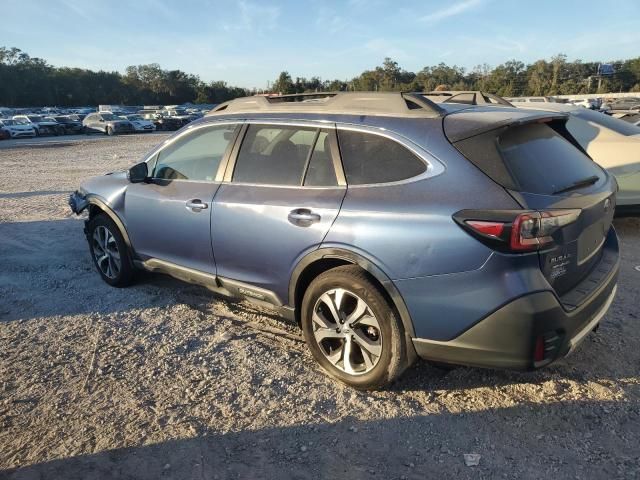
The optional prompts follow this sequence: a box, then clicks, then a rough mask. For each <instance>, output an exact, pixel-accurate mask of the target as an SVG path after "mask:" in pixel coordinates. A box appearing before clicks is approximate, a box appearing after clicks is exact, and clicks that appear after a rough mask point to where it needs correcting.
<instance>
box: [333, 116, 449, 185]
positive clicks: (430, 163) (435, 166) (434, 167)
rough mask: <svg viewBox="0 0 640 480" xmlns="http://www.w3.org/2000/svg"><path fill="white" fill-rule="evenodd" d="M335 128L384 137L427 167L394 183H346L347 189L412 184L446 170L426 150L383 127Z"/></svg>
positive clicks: (345, 126)
mask: <svg viewBox="0 0 640 480" xmlns="http://www.w3.org/2000/svg"><path fill="white" fill-rule="evenodd" d="M336 128H337V130H338V131H340V130H344V131H352V132H361V133H368V134H371V135H379V136H381V137H386V138H388V139H390V140H393V141H394V142H396V143H399V144H400V145H402V146H403V147H404V148H406V149H407V150H409V151H410V152H411V153H413V154H414V155H415V156H416V157H418V158H419V159H420V160H422V161H423V162H424V163H425V164H426V165H427V169H426V170H425V171H424V172H422V173H421V174H419V175H415V176H413V177H409V178H405V179H402V180H397V181H395V182H383V183H359V184H356V185H351V184H349V182H348V181H347V185H349V188H362V187H389V186H395V185H404V184H406V183H413V182H417V181H420V180H424V179H427V178H432V177H436V176H438V175H440V174H442V173H444V171H445V169H446V167H445V166H444V164H443V163H442V162H441V161H440V160H439V159H438V158H437V157H436V156H435V155H433V154H432V153H430V152H428V151H427V150H425V149H424V148H422V147H421V146H419V145H417V144H416V143H414V142H412V141H411V140H409V139H408V138H406V137H405V136H403V135H400V134H398V133H396V132H394V131H391V130H387V129H385V128H383V127H370V126H366V125H355V124H351V123H336ZM338 141H339V139H338ZM343 168H344V167H343ZM345 175H346V172H345Z"/></svg>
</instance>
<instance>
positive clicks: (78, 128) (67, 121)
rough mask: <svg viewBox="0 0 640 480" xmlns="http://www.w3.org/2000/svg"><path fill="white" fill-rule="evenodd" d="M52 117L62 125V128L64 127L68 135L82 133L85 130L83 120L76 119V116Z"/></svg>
mask: <svg viewBox="0 0 640 480" xmlns="http://www.w3.org/2000/svg"><path fill="white" fill-rule="evenodd" d="M51 118H53V120H55V121H56V122H58V123H59V124H60V125H61V126H62V128H63V129H64V133H66V134H67V135H73V134H78V133H82V132H83V130H84V127H83V126H82V122H81V121H80V120H76V119H75V118H71V117H70V116H67V115H58V116H56V117H51Z"/></svg>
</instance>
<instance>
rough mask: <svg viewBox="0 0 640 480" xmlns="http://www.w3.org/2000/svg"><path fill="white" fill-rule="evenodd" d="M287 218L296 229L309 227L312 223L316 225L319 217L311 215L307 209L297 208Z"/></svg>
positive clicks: (315, 214) (314, 214)
mask: <svg viewBox="0 0 640 480" xmlns="http://www.w3.org/2000/svg"><path fill="white" fill-rule="evenodd" d="M287 218H288V219H289V222H291V223H293V224H294V225H297V226H298V227H309V226H311V225H313V224H314V223H318V222H319V221H320V218H321V217H320V215H318V214H317V213H313V212H312V211H311V210H309V209H308V208H297V209H295V210H291V211H290V212H289V216H288V217H287Z"/></svg>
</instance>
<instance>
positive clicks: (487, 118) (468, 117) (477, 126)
mask: <svg viewBox="0 0 640 480" xmlns="http://www.w3.org/2000/svg"><path fill="white" fill-rule="evenodd" d="M493 108H494V111H487V110H484V109H483V110H480V111H478V110H475V109H474V110H473V111H470V110H461V111H459V112H456V113H452V114H450V115H447V116H446V117H445V121H444V133H445V135H446V136H447V138H448V139H449V141H450V142H451V143H456V142H459V141H461V140H466V139H467V138H471V137H475V136H477V135H482V134H483V133H487V132H490V131H492V130H499V129H502V128H505V127H516V126H520V125H526V124H528V123H549V122H562V123H565V122H566V121H567V119H568V118H569V116H568V115H567V114H565V113H552V112H538V113H535V114H531V113H529V112H527V113H524V114H523V113H521V111H518V112H517V115H515V116H514V115H509V114H510V113H512V112H513V109H509V110H507V109H504V110H503V109H500V110H496V109H495V107H493ZM454 117H455V118H454ZM448 119H451V120H455V121H451V122H447V120H448Z"/></svg>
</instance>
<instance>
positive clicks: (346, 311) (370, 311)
mask: <svg viewBox="0 0 640 480" xmlns="http://www.w3.org/2000/svg"><path fill="white" fill-rule="evenodd" d="M301 314H302V315H301V320H302V330H303V333H304V337H305V340H306V342H307V345H308V346H309V349H310V350H311V353H312V354H313V356H314V358H315V359H316V361H317V362H318V363H319V364H320V365H321V366H322V368H323V369H324V370H325V371H326V372H327V373H328V374H329V375H331V376H332V377H334V378H336V379H338V380H340V381H342V382H344V383H346V384H348V385H350V386H352V387H354V388H357V389H363V390H367V389H376V388H380V387H383V386H385V385H387V384H389V383H391V382H392V381H394V380H395V379H396V378H398V377H399V376H400V374H401V373H402V372H403V371H404V370H405V368H406V367H407V366H408V361H407V351H406V350H407V349H406V345H405V344H404V340H403V338H404V335H403V328H402V324H401V322H400V321H399V319H398V317H397V315H396V314H395V312H394V309H393V308H391V306H390V305H389V303H388V302H387V301H386V299H385V298H384V296H383V295H382V293H381V292H380V290H379V289H378V287H377V286H376V285H374V284H373V283H372V282H371V280H370V279H369V278H368V277H367V275H366V273H365V272H364V271H363V270H362V269H360V268H359V267H357V266H351V265H349V266H343V267H338V268H334V269H332V270H329V271H327V272H324V273H323V274H321V275H319V276H318V277H317V278H316V279H315V280H314V281H313V282H312V283H311V284H310V285H309V288H308V289H307V291H306V292H305V295H304V299H303V301H302V312H301Z"/></svg>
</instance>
